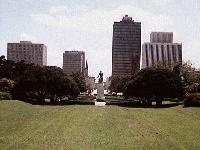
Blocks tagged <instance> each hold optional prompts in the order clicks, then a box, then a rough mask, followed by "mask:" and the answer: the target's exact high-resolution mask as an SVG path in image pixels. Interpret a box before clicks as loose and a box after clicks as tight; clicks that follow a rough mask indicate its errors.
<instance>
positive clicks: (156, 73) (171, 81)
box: [124, 68, 182, 106]
mask: <svg viewBox="0 0 200 150" xmlns="http://www.w3.org/2000/svg"><path fill="white" fill-rule="evenodd" d="M181 94H182V85H181V80H180V78H179V76H177V75H176V74H175V73H174V72H173V71H171V70H169V69H161V68H146V69H143V70H141V71H140V72H139V73H138V74H136V75H135V76H133V77H132V78H131V80H130V81H129V83H128V84H127V86H126V88H125V90H124V96H125V97H138V98H141V99H142V100H143V101H144V102H146V103H149V102H150V100H151V99H153V100H155V101H156V104H157V106H159V105H161V103H162V100H163V99H164V98H179V97H181Z"/></svg>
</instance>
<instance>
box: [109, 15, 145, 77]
mask: <svg viewBox="0 0 200 150" xmlns="http://www.w3.org/2000/svg"><path fill="white" fill-rule="evenodd" d="M140 54H141V22H134V20H132V17H129V16H128V15H125V17H123V19H122V20H121V21H120V22H114V25H113V42H112V76H129V75H132V74H134V73H136V72H138V71H139V69H140Z"/></svg>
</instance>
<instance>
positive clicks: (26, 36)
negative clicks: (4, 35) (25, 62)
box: [20, 32, 37, 42]
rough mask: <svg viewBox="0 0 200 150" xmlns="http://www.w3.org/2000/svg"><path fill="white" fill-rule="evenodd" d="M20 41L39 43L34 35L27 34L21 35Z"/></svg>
mask: <svg viewBox="0 0 200 150" xmlns="http://www.w3.org/2000/svg"><path fill="white" fill-rule="evenodd" d="M20 40H21V41H32V42H36V41H37V39H36V38H35V37H34V36H33V35H30V34H27V33H25V32H22V33H21V35H20Z"/></svg>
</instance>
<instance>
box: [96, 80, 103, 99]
mask: <svg viewBox="0 0 200 150" xmlns="http://www.w3.org/2000/svg"><path fill="white" fill-rule="evenodd" d="M96 101H97V102H104V101H105V97H104V87H103V83H98V84H97V97H96Z"/></svg>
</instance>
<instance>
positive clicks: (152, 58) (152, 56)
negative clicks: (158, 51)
mask: <svg viewBox="0 0 200 150" xmlns="http://www.w3.org/2000/svg"><path fill="white" fill-rule="evenodd" d="M151 61H152V65H153V64H154V55H153V45H151Z"/></svg>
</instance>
